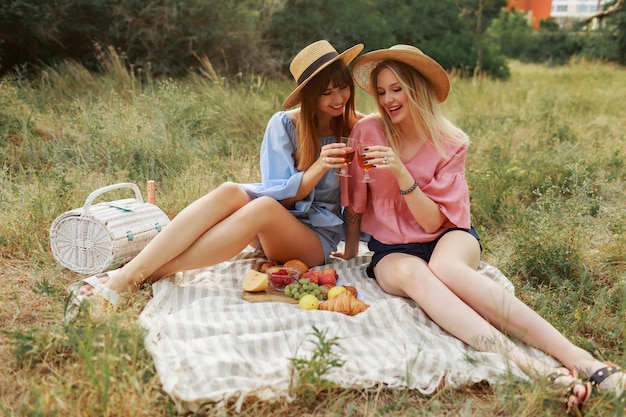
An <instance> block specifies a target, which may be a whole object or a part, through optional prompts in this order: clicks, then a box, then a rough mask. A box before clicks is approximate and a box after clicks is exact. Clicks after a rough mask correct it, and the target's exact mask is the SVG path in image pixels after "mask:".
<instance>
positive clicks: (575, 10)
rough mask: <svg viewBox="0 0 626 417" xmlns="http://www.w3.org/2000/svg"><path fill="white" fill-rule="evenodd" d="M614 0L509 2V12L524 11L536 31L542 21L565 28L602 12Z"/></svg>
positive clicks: (532, 0)
mask: <svg viewBox="0 0 626 417" xmlns="http://www.w3.org/2000/svg"><path fill="white" fill-rule="evenodd" d="M611 1H612V0H508V4H507V10H509V11H510V10H513V9H515V10H516V11H518V12H519V11H523V12H526V13H527V15H528V19H529V20H530V21H531V22H532V25H533V28H534V29H535V30H537V29H539V22H540V21H541V20H542V19H546V20H548V19H549V20H552V21H554V22H556V23H558V24H559V26H565V25H569V24H572V23H573V22H575V21H583V20H586V19H589V18H590V17H591V16H593V15H595V14H597V13H598V12H600V11H602V6H603V5H604V4H606V3H609V2H611Z"/></svg>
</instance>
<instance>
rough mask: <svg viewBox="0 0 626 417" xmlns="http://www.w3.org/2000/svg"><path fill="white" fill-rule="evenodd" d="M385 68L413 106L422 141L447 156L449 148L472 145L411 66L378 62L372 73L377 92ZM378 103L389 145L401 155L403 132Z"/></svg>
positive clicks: (411, 109) (371, 78)
mask: <svg viewBox="0 0 626 417" xmlns="http://www.w3.org/2000/svg"><path fill="white" fill-rule="evenodd" d="M385 68H386V69H389V70H390V71H391V72H393V74H394V75H395V76H396V78H397V79H398V82H399V83H400V86H401V87H402V89H403V90H404V92H405V93H406V95H407V97H408V99H409V103H410V104H411V105H410V107H409V110H410V114H411V118H412V119H413V124H414V125H415V130H416V133H417V135H418V136H419V137H420V138H421V139H423V140H424V141H426V142H430V143H431V144H432V145H433V146H435V148H436V149H437V151H438V152H439V153H440V154H441V155H444V156H445V155H446V154H447V152H448V149H446V148H447V145H453V144H468V143H469V137H468V136H467V135H466V134H465V132H463V131H462V130H461V129H459V128H458V127H457V126H456V125H455V124H454V123H452V122H451V121H450V120H448V119H447V118H446V117H445V116H444V115H443V112H442V111H441V107H440V105H439V101H438V100H437V97H436V96H435V92H434V90H433V89H432V86H431V85H430V83H429V82H428V80H426V78H424V77H423V76H422V74H420V73H419V72H418V71H417V70H416V69H415V68H413V67H411V66H410V65H407V64H405V63H403V62H399V61H393V60H385V61H381V62H379V63H378V64H377V65H376V67H375V68H374V69H373V70H372V73H371V74H370V81H371V83H372V85H373V86H374V91H378V84H377V79H378V74H379V73H380V72H381V71H382V70H383V69H385ZM376 104H377V105H378V112H379V114H380V116H381V120H382V127H383V130H384V131H385V135H386V137H387V140H388V141H389V145H390V146H391V147H392V148H393V150H394V151H395V152H398V153H399V151H400V142H401V141H402V136H401V135H400V130H399V129H398V127H397V126H396V125H394V124H393V123H392V121H391V118H390V117H389V114H387V112H386V111H385V109H384V107H383V106H381V104H380V102H379V101H378V100H376Z"/></svg>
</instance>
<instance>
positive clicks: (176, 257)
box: [106, 183, 324, 292]
mask: <svg viewBox="0 0 626 417" xmlns="http://www.w3.org/2000/svg"><path fill="white" fill-rule="evenodd" d="M257 239H258V240H259V241H260V242H261V244H262V245H263V248H264V250H265V253H266V254H267V255H268V256H270V257H273V258H274V259H276V260H283V261H284V260H287V258H290V257H293V258H295V257H299V258H301V259H302V260H304V261H305V262H307V263H308V264H310V265H317V264H321V263H323V261H324V254H323V251H322V246H321V243H320V241H319V238H318V237H317V235H316V234H315V233H314V232H313V231H312V230H311V229H309V228H308V227H306V226H305V225H303V224H302V223H301V222H300V221H299V220H297V219H296V218H295V217H294V216H293V215H292V214H291V213H290V212H289V211H288V210H286V209H285V208H284V207H283V206H282V205H281V204H280V203H279V202H277V201H275V200H273V199H271V198H268V197H261V198H257V199H254V200H250V198H249V197H248V195H247V194H246V193H245V192H244V191H242V190H241V189H240V188H239V187H237V186H236V185H235V184H232V183H226V184H223V185H221V186H220V187H218V188H216V189H215V190H214V191H212V192H210V193H209V194H207V195H206V196H204V197H202V198H200V199H199V200H197V201H195V202H194V203H192V204H191V205H190V206H188V207H187V208H185V209H184V210H183V211H182V212H181V213H180V214H179V215H178V216H176V218H174V220H172V222H170V224H169V225H168V226H167V227H165V228H164V229H163V232H161V233H160V234H159V235H157V237H156V238H155V239H153V240H152V241H151V242H150V243H149V244H148V245H147V246H146V248H144V250H143V251H141V252H140V253H139V254H138V255H137V256H136V257H135V258H134V259H133V260H131V261H130V262H129V263H128V264H126V265H125V266H124V267H122V268H121V269H120V270H119V271H118V272H117V274H116V275H114V276H113V277H112V278H111V279H110V280H109V281H108V282H107V283H106V286H107V287H109V288H111V289H113V290H115V291H117V292H122V291H125V290H127V289H131V288H133V287H136V286H137V285H139V284H140V283H142V282H143V281H145V280H146V279H147V278H152V279H159V278H161V277H163V276H165V275H168V274H171V273H173V272H178V271H183V270H189V269H195V268H201V267H205V266H209V265H214V264H216V263H218V262H222V261H225V260H228V259H230V258H231V257H232V256H234V255H236V254H237V253H239V252H240V251H241V250H242V249H244V248H245V247H246V245H248V244H249V243H250V242H252V241H255V240H257Z"/></svg>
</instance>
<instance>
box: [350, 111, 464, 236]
mask: <svg viewBox="0 0 626 417" xmlns="http://www.w3.org/2000/svg"><path fill="white" fill-rule="evenodd" d="M350 136H352V137H354V138H356V140H357V142H369V143H373V144H376V145H385V146H388V144H387V140H386V138H385V134H384V131H383V130H382V128H381V126H380V125H379V122H378V117H377V116H368V117H366V118H364V119H362V120H361V121H359V122H358V123H357V124H356V126H355V127H354V129H352V132H351V134H350ZM466 152H467V145H462V144H455V145H453V146H452V147H450V152H449V153H448V156H446V157H442V156H441V154H440V153H439V152H438V151H437V149H436V148H435V147H434V146H433V145H432V144H428V143H427V144H424V145H423V146H422V147H421V148H420V150H419V151H418V152H417V154H416V155H415V156H413V157H412V158H411V159H409V160H407V161H403V162H404V165H405V166H406V167H407V169H408V170H409V172H410V173H411V174H412V175H413V178H415V179H416V180H417V181H418V182H419V188H420V189H421V190H422V192H424V193H425V194H426V195H427V196H428V197H429V198H430V199H431V200H433V201H434V202H435V203H437V205H438V206H439V210H441V212H442V213H443V214H444V216H445V217H446V221H445V222H444V224H443V225H442V226H441V228H440V229H439V230H438V231H436V232H435V233H427V232H426V231H425V230H424V229H422V227H421V226H420V225H419V224H418V223H417V221H415V218H414V217H413V215H412V214H411V212H410V211H409V208H408V206H407V204H406V202H405V200H404V198H405V197H404V196H402V195H401V194H400V190H399V187H398V182H397V181H396V178H395V177H394V175H393V174H392V173H391V172H389V171H387V170H383V169H376V168H373V169H371V170H370V171H369V172H370V176H371V177H372V178H374V179H375V180H376V181H374V182H370V183H362V182H360V181H359V180H360V179H361V178H363V171H362V170H361V168H360V167H359V165H358V163H357V162H356V158H355V161H354V163H352V164H351V165H350V175H352V177H350V178H348V181H341V187H342V189H341V198H342V201H341V203H342V205H343V206H351V207H352V209H353V210H354V211H355V212H357V213H363V217H362V219H361V231H362V232H365V233H368V234H370V235H372V236H373V237H374V238H375V239H376V240H378V241H380V242H382V243H385V244H400V243H415V242H430V241H433V240H435V239H436V238H437V237H439V236H440V235H441V234H443V232H444V231H445V230H447V229H449V228H453V227H459V228H463V229H469V228H470V226H471V223H470V204H469V190H468V187H467V182H466V181H465V154H466Z"/></svg>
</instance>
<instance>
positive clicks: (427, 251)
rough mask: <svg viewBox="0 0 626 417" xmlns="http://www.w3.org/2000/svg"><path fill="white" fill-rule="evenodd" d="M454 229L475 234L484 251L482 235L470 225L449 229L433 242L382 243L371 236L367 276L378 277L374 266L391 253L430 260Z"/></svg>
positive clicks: (368, 245)
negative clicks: (441, 240) (442, 241)
mask: <svg viewBox="0 0 626 417" xmlns="http://www.w3.org/2000/svg"><path fill="white" fill-rule="evenodd" d="M453 230H464V231H466V232H467V233H469V234H470V235H472V236H474V237H475V238H476V240H478V245H479V246H480V250H481V252H482V250H483V247H482V245H480V237H479V236H478V233H476V229H474V227H473V226H472V227H470V229H469V230H467V229H461V228H458V227H457V228H451V229H448V230H446V231H445V232H443V233H442V234H441V236H439V237H438V238H437V239H435V240H433V241H432V242H419V243H403V244H399V245H387V244H385V243H381V242H379V241H377V240H376V239H374V238H373V237H372V238H370V241H369V243H368V244H367V247H368V248H369V250H371V251H372V252H374V254H373V255H372V261H371V262H370V264H369V265H368V266H367V269H366V272H367V276H368V277H370V278H376V276H375V275H374V267H375V266H376V265H377V264H378V262H380V260H381V259H383V258H384V257H385V256H386V255H389V254H391V253H406V254H408V255H413V256H417V257H418V258H420V259H423V260H424V261H425V262H430V257H431V256H432V254H433V251H434V250H435V246H437V243H438V242H439V239H441V237H442V236H443V235H445V234H446V233H448V232H451V231H453Z"/></svg>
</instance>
